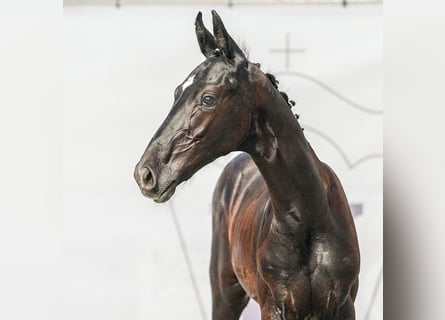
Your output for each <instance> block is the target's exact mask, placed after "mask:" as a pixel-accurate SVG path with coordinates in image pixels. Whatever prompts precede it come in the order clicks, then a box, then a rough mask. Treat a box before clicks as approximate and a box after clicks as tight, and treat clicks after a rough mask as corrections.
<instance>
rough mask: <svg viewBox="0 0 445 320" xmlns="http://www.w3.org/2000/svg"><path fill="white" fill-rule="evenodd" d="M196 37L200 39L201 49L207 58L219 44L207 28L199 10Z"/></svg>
mask: <svg viewBox="0 0 445 320" xmlns="http://www.w3.org/2000/svg"><path fill="white" fill-rule="evenodd" d="M195 31H196V38H197V39H198V43H199V49H201V52H202V53H203V54H204V56H205V57H206V58H208V57H210V56H211V55H212V53H213V52H214V51H215V49H216V48H218V46H217V45H216V43H215V39H214V38H213V35H212V34H211V33H210V31H209V30H207V29H206V27H205V26H204V23H203V22H202V13H201V12H198V15H197V16H196V21H195Z"/></svg>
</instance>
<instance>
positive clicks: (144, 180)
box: [140, 167, 156, 189]
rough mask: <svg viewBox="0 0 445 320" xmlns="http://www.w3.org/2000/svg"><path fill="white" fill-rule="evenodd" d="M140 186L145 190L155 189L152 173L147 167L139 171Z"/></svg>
mask: <svg viewBox="0 0 445 320" xmlns="http://www.w3.org/2000/svg"><path fill="white" fill-rule="evenodd" d="M140 177H141V184H142V186H143V187H144V188H146V189H153V188H154V187H155V184H156V181H155V178H154V175H153V173H152V172H151V170H150V169H149V168H147V167H143V168H142V169H141V171H140Z"/></svg>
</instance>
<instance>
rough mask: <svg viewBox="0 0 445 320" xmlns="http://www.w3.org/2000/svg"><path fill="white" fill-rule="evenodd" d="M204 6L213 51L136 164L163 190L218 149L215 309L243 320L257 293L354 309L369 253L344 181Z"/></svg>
mask: <svg viewBox="0 0 445 320" xmlns="http://www.w3.org/2000/svg"><path fill="white" fill-rule="evenodd" d="M212 14H213V34H214V35H212V34H211V33H210V32H209V31H208V30H207V29H206V28H205V27H204V25H203V22H202V18H201V13H199V14H198V16H197V18H196V35H197V37H198V43H199V46H200V49H201V51H202V53H203V54H204V56H205V57H206V60H205V61H204V62H203V63H201V64H200V65H199V66H198V67H196V68H195V69H194V70H193V71H192V73H191V74H190V75H189V76H188V77H187V79H186V80H185V81H184V82H183V83H182V84H181V85H179V86H178V87H177V88H176V91H175V101H174V104H173V107H172V109H171V111H170V113H169V115H168V116H167V118H166V119H165V121H164V123H163V124H162V125H161V127H160V128H159V130H158V131H157V132H156V134H155V135H154V137H153V138H152V140H151V142H150V144H149V145H148V147H147V149H146V150H145V152H144V154H143V155H142V158H141V160H140V161H139V163H138V164H137V166H136V169H135V179H136V181H137V183H138V185H139V187H140V189H141V191H142V193H143V194H144V195H145V196H147V197H149V198H152V199H153V200H154V201H156V202H165V201H167V200H168V199H170V197H171V196H172V195H173V193H174V192H175V188H176V186H178V185H179V184H180V183H181V182H183V181H185V180H187V179H189V178H190V177H191V176H192V175H193V174H194V173H195V172H197V171H198V170H199V169H201V168H202V167H203V166H205V165H206V164H208V163H210V162H212V161H213V160H215V159H216V158H218V157H220V156H222V155H225V154H227V153H229V152H231V151H234V150H239V151H244V152H245V153H244V154H242V155H240V156H238V157H236V158H235V159H234V160H233V161H231V162H230V163H229V164H228V165H227V167H226V168H225V170H224V172H223V174H222V175H221V177H220V179H219V182H218V184H217V186H216V189H215V192H214V197H213V242H212V254H211V265H210V276H211V285H212V294H213V311H212V313H213V319H214V320H235V319H239V317H240V314H241V312H242V310H243V309H244V307H245V306H246V304H247V302H248V300H249V298H252V299H254V300H255V301H257V302H258V303H259V305H260V307H261V318H262V319H263V320H272V319H287V320H291V319H301V320H303V319H341V320H346V319H355V311H354V299H355V296H356V293H357V288H358V273H359V264H360V256H359V249H358V243H357V235H356V231H355V227H354V223H353V220H352V216H351V212H350V209H349V206H348V202H347V200H346V196H345V194H344V191H343V188H342V186H341V184H340V181H339V180H338V178H337V176H336V175H335V173H334V172H333V171H332V169H330V168H329V167H328V166H327V165H326V164H324V163H323V162H321V161H320V160H319V159H318V158H317V156H316V155H315V153H314V151H313V150H312V148H311V146H310V145H309V143H308V142H307V141H306V139H305V137H304V134H303V131H302V129H301V127H300V125H299V124H298V121H297V119H296V118H295V116H294V115H293V114H292V112H291V110H290V108H289V102H288V101H286V100H287V97H286V96H285V95H283V94H281V93H280V92H279V91H278V90H277V86H276V83H275V80H274V78H273V77H271V76H269V75H266V74H264V73H263V72H262V71H261V70H260V68H259V65H257V64H254V63H251V62H249V61H248V60H247V58H246V57H245V55H244V54H243V52H242V50H241V49H240V48H239V47H238V45H237V44H236V43H235V42H234V41H233V39H232V38H231V37H230V35H229V34H228V33H227V31H226V29H225V27H224V25H223V23H222V21H221V19H220V17H219V16H218V14H217V13H216V12H214V11H212Z"/></svg>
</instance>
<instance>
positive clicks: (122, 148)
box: [63, 5, 383, 320]
mask: <svg viewBox="0 0 445 320" xmlns="http://www.w3.org/2000/svg"><path fill="white" fill-rule="evenodd" d="M213 8H214V7H209V6H201V7H199V8H197V7H192V6H144V7H122V8H121V9H119V10H117V9H115V8H112V7H74V6H73V7H66V8H65V9H64V15H65V31H64V32H65V36H64V41H65V79H64V84H65V92H64V97H65V98H64V99H65V103H64V123H63V128H64V136H63V139H64V140H63V194H64V198H63V212H64V235H65V263H66V268H65V308H64V310H65V313H66V314H65V318H66V319H73V320H74V319H76V320H77V319H85V320H89V319H91V320H93V319H94V320H100V319H107V320H113V319H116V320H117V319H119V320H121V319H138V320H139V319H163V320H164V319H165V320H167V319H171V320H173V319H175V320H176V319H201V318H202V315H201V311H200V308H199V304H198V302H197V298H196V296H195V292H194V290H193V285H192V282H191V279H190V276H189V271H188V269H187V265H186V260H185V258H184V254H183V250H182V248H181V243H180V240H179V238H178V234H177V231H176V229H175V224H174V220H173V216H172V209H175V212H176V213H177V217H178V221H179V225H180V227H181V230H182V233H183V236H184V239H185V244H186V246H187V249H188V253H189V255H190V262H191V264H192V268H193V273H194V276H195V277H196V281H197V283H198V288H199V293H200V296H201V299H202V300H203V301H204V302H203V304H204V309H205V314H206V315H207V319H209V318H210V311H211V310H210V287H209V280H208V261H209V251H210V234H211V223H210V221H211V213H210V199H211V194H212V190H213V187H214V185H215V182H216V179H217V177H218V175H219V174H220V172H221V170H222V168H223V166H224V164H225V163H226V162H227V161H228V159H229V158H232V157H233V155H229V156H228V157H226V158H222V159H219V160H217V161H216V162H214V163H213V164H210V165H209V166H207V167H205V168H204V169H203V170H201V171H200V172H199V173H197V174H196V175H195V176H194V177H193V178H192V179H191V180H190V181H188V182H187V183H185V184H184V185H182V186H180V187H179V188H178V189H177V192H176V194H175V196H174V198H173V199H172V202H171V203H170V204H155V203H153V202H152V201H150V200H148V199H146V198H143V196H142V195H141V194H140V192H139V190H138V187H137V185H136V183H135V182H134V180H133V169H134V166H135V164H136V162H137V161H138V160H139V158H140V156H141V154H142V152H143V151H144V149H145V147H146V145H147V143H148V141H149V139H150V138H151V136H152V135H153V133H154V132H155V130H156V129H157V127H158V126H159V124H160V123H161V122H162V120H163V118H164V117H165V116H166V114H167V112H168V110H169V108H170V106H171V104H172V101H173V90H174V88H175V87H176V85H178V84H179V83H180V82H182V81H183V80H184V79H185V77H186V75H187V74H188V73H189V72H190V71H191V70H192V69H193V68H194V67H195V66H196V65H197V64H199V63H200V62H201V61H202V60H203V57H202V55H201V53H200V52H199V49H198V45H197V43H196V39H195V34H194V19H195V16H196V13H197V12H198V10H201V11H203V14H204V22H205V23H206V25H207V26H208V27H209V28H211V19H210V10H211V9H213ZM214 9H216V10H217V11H218V12H219V14H220V15H221V16H222V18H223V21H224V22H225V25H226V27H227V29H228V31H229V32H230V33H231V34H232V35H233V37H234V38H235V39H237V40H240V41H241V42H244V43H245V45H246V46H247V47H248V48H249V51H250V59H251V60H252V61H255V62H260V63H261V64H262V68H263V70H265V71H270V72H272V73H275V74H276V75H277V78H278V80H279V81H280V89H282V90H285V91H286V92H287V93H288V94H289V96H290V97H291V99H294V100H295V101H296V102H297V104H296V106H295V108H294V110H295V112H296V113H299V114H300V116H301V118H300V122H301V123H302V125H303V127H305V128H306V131H305V132H306V136H307V138H308V140H309V141H310V142H311V144H312V146H313V147H314V149H315V151H316V152H317V154H318V155H319V157H320V159H322V160H323V161H325V162H327V163H328V164H329V165H330V166H331V167H333V168H334V170H335V171H336V172H337V174H338V175H339V177H340V179H341V181H342V183H343V185H344V188H345V191H346V194H347V196H348V199H349V200H350V202H351V204H352V205H353V208H354V211H355V213H356V216H355V222H356V227H357V232H358V236H359V240H360V245H361V254H362V268H361V276H360V288H359V294H358V297H357V302H356V310H357V319H382V318H383V316H382V285H381V281H382V279H381V268H382V161H381V154H382V122H383V121H382V110H381V109H382V100H381V98H382V92H381V84H382V79H381V78H382V74H381V71H382V70H381V69H382V63H381V51H382V36H381V32H382V18H381V6H379V5H360V6H350V7H348V8H342V7H340V6H327V5H325V6H308V5H305V6H239V7H233V8H227V7H215V8H214ZM286 41H287V43H288V44H289V46H291V47H292V49H300V50H299V52H294V53H291V54H289V57H288V60H286V56H285V54H284V53H280V52H277V51H276V49H282V48H284V47H285V44H286ZM286 61H287V62H286ZM372 301H373V303H372V308H370V307H369V306H370V305H371V302H372ZM245 318H248V317H247V316H246V317H245ZM251 318H253V317H252V316H250V317H249V319H251Z"/></svg>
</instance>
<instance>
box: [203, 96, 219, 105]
mask: <svg viewBox="0 0 445 320" xmlns="http://www.w3.org/2000/svg"><path fill="white" fill-rule="evenodd" d="M201 101H202V104H203V105H205V106H207V107H212V106H214V105H215V104H216V97H215V96H213V95H211V94H204V95H203V96H202V99H201Z"/></svg>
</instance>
